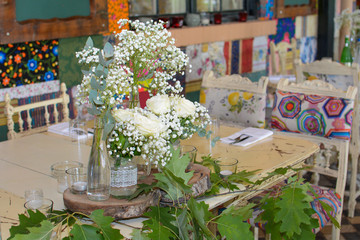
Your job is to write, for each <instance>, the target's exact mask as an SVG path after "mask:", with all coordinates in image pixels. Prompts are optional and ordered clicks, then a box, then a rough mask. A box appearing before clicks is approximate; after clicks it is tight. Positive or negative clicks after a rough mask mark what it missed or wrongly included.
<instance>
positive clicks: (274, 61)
mask: <svg viewBox="0 0 360 240" xmlns="http://www.w3.org/2000/svg"><path fill="white" fill-rule="evenodd" d="M297 52H298V51H297V49H296V40H295V38H292V39H291V43H288V42H284V41H282V42H280V43H278V44H276V45H275V43H274V42H270V62H271V70H272V75H287V74H292V73H293V72H294V61H295V59H296V58H298V53H297ZM289 66H290V67H289Z"/></svg>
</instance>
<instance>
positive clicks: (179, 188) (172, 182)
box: [154, 168, 191, 201]
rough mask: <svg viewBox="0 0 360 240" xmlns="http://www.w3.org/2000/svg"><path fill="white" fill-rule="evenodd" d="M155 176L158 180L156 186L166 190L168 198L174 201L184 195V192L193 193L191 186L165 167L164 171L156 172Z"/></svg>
mask: <svg viewBox="0 0 360 240" xmlns="http://www.w3.org/2000/svg"><path fill="white" fill-rule="evenodd" d="M154 176H155V179H156V180H158V182H157V184H156V186H157V187H159V188H161V189H162V190H164V191H165V192H166V193H167V194H168V198H170V199H171V200H173V201H176V200H177V199H179V198H181V197H184V193H185V194H186V193H191V187H190V186H188V185H186V184H185V183H184V180H183V179H181V178H178V177H176V176H174V174H172V172H171V171H169V170H167V169H166V168H164V169H163V172H162V173H155V174H154Z"/></svg>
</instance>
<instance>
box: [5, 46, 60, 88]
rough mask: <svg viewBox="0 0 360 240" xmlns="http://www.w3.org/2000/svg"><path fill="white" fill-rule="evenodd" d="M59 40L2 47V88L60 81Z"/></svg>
mask: <svg viewBox="0 0 360 240" xmlns="http://www.w3.org/2000/svg"><path fill="white" fill-rule="evenodd" d="M58 44H59V42H58V40H46V41H35V42H25V43H16V44H6V45H0V88H9V87H16V86H22V85H27V84H33V83H37V82H46V81H52V80H54V79H59V76H58V71H59V70H58V69H59V63H58Z"/></svg>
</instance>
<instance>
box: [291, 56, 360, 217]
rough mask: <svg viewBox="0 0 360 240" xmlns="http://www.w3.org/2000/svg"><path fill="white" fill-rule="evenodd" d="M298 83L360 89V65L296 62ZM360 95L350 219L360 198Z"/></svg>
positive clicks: (352, 151)
mask: <svg viewBox="0 0 360 240" xmlns="http://www.w3.org/2000/svg"><path fill="white" fill-rule="evenodd" d="M295 69H296V81H297V82H299V83H301V82H303V81H305V80H306V79H316V78H317V79H322V80H324V81H325V82H328V83H330V84H332V85H333V86H335V87H336V88H338V89H341V90H343V91H346V90H347V89H348V87H349V86H355V87H357V88H358V89H360V82H359V65H358V64H356V63H353V65H352V66H351V67H348V66H345V65H342V64H340V63H337V62H334V61H332V60H331V59H322V60H321V61H315V62H312V63H308V64H302V63H301V61H298V60H296V61H295ZM359 96H360V95H359V93H358V97H357V98H356V101H355V106H354V109H355V111H354V114H353V125H352V136H351V143H350V155H351V160H352V162H351V182H350V196H349V217H354V213H355V205H356V198H357V197H359V196H360V190H358V191H356V186H357V182H356V180H357V172H358V158H359V148H360V144H359V141H360V139H359V136H360V133H359V131H360V126H359V125H360V119H359V110H360V109H359V107H360V106H359Z"/></svg>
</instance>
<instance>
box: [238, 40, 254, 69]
mask: <svg viewBox="0 0 360 240" xmlns="http://www.w3.org/2000/svg"><path fill="white" fill-rule="evenodd" d="M253 41H254V39H253V38H251V39H244V40H242V43H241V52H240V54H241V70H240V72H241V73H246V72H252V64H253V59H252V57H253Z"/></svg>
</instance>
